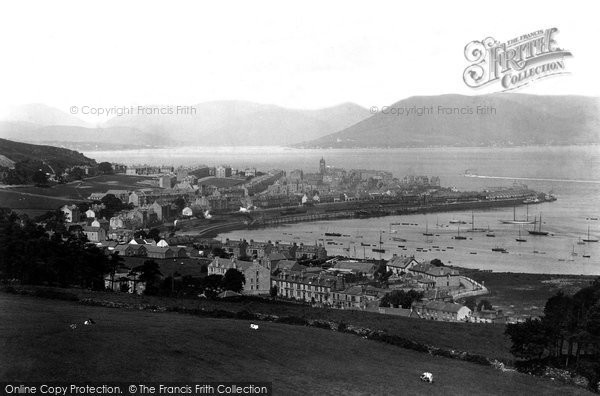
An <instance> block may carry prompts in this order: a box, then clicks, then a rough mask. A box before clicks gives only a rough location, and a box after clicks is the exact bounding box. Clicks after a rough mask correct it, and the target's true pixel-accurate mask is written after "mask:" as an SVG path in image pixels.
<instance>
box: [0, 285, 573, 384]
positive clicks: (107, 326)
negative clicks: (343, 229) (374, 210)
mask: <svg viewBox="0 0 600 396" xmlns="http://www.w3.org/2000/svg"><path fill="white" fill-rule="evenodd" d="M90 317H91V318H93V319H94V320H95V321H96V323H97V324H96V325H94V326H81V323H82V322H83V321H84V320H85V319H87V318H90ZM71 323H78V324H80V325H79V326H78V327H77V329H75V330H72V329H70V328H69V325H70V324H71ZM259 326H260V328H259V329H258V330H256V331H255V330H251V329H250V327H249V322H248V321H243V320H226V319H208V318H199V317H194V316H188V315H179V314H174V313H151V312H146V311H143V312H141V311H125V310H118V309H108V308H98V307H88V306H82V305H78V304H76V303H70V302H65V301H55V300H44V299H36V298H32V297H24V296H15V295H7V294H0V338H1V339H2V340H1V342H0V356H2V359H0V379H1V380H2V381H33V380H35V381H114V380H120V381H244V380H248V381H271V382H273V390H274V394H277V395H292V394H298V395H300V394H319V395H362V394H365V395H367V394H370V395H380V394H382V395H383V394H386V395H387V394H437V395H467V394H473V395H485V394H490V395H492V394H499V395H501V394H508V393H517V394H527V393H530V394H536V395H538V394H549V395H550V394H561V395H574V394H585V391H584V390H582V389H577V388H574V387H570V386H564V385H560V384H557V383H554V382H551V381H547V380H543V379H539V378H534V377H530V376H526V375H523V374H519V373H515V372H509V373H503V372H501V371H498V370H494V369H492V368H490V367H485V366H479V365H475V364H471V363H467V362H460V361H455V360H450V359H445V358H440V357H432V356H430V355H427V354H423V353H418V352H412V351H408V350H404V349H401V348H396V347H393V346H389V345H385V344H381V343H378V342H374V341H369V340H365V339H363V338H360V337H357V336H353V335H348V334H341V333H336V332H331V331H327V330H320V329H315V328H309V327H300V326H289V325H283V324H275V323H264V322H260V323H259ZM423 371H430V372H432V373H433V374H434V379H435V381H434V383H433V384H426V383H423V382H421V381H419V375H420V374H421V373H422V372H423Z"/></svg>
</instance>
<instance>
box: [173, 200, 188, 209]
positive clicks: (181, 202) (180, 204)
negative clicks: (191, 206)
mask: <svg viewBox="0 0 600 396" xmlns="http://www.w3.org/2000/svg"><path fill="white" fill-rule="evenodd" d="M173 204H175V206H177V210H178V211H179V212H181V211H182V210H183V208H185V205H186V203H185V199H183V197H177V198H175V200H174V201H173Z"/></svg>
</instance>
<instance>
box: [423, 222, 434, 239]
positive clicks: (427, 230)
mask: <svg viewBox="0 0 600 396" xmlns="http://www.w3.org/2000/svg"><path fill="white" fill-rule="evenodd" d="M423 235H425V236H433V234H432V233H431V232H429V223H428V222H425V232H424V233H423Z"/></svg>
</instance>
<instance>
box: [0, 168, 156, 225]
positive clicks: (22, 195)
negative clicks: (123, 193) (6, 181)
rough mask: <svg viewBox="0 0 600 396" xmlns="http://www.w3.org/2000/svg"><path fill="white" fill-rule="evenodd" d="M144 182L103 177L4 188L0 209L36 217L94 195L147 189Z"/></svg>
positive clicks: (128, 177)
mask: <svg viewBox="0 0 600 396" xmlns="http://www.w3.org/2000/svg"><path fill="white" fill-rule="evenodd" d="M147 180H149V178H148V177H144V176H127V175H102V176H96V177H93V178H90V179H86V180H83V181H78V182H73V183H68V184H56V185H53V186H51V187H36V186H22V187H6V188H1V189H0V206H1V207H9V208H11V209H13V210H15V211H17V212H23V213H27V214H29V215H34V216H35V215H39V214H42V213H44V212H46V211H48V210H55V209H58V208H59V207H61V206H62V205H64V204H66V203H73V202H77V201H84V200H86V199H87V197H89V196H90V194H91V193H93V192H106V191H107V190H134V189H139V188H147V187H149V186H148V185H147V184H145V183H143V182H144V181H147Z"/></svg>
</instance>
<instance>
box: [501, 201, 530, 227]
mask: <svg viewBox="0 0 600 396" xmlns="http://www.w3.org/2000/svg"><path fill="white" fill-rule="evenodd" d="M500 223H502V224H534V223H535V221H531V220H529V205H527V215H526V217H525V219H522V220H517V207H516V206H513V219H512V220H500Z"/></svg>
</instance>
